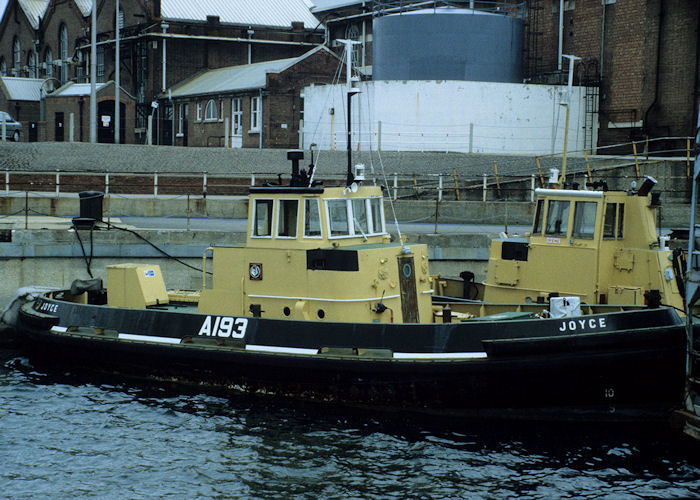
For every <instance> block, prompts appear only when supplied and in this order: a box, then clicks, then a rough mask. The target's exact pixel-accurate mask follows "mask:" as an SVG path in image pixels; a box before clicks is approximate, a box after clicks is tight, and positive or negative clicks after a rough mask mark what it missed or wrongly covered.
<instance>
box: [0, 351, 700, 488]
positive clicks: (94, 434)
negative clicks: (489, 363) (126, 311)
mask: <svg viewBox="0 0 700 500" xmlns="http://www.w3.org/2000/svg"><path fill="white" fill-rule="evenodd" d="M0 401H1V402H2V404H0V433H1V434H2V436H1V437H2V439H0V460H1V461H2V463H3V464H4V467H3V469H2V472H0V478H1V480H0V483H3V484H4V485H5V486H6V487H3V490H4V491H12V492H13V496H19V497H23V496H27V497H29V496H32V497H36V496H51V497H68V496H73V495H76V494H85V495H88V496H96V497H153V496H175V497H185V496H187V497H191V496H202V497H265V498H268V497H269V498H288V497H302V498H318V497H354V498H358V497H362V498H365V497H382V498H384V497H401V498H404V497H407V496H408V497H431V498H433V497H469V498H494V497H497V498H510V497H513V498H516V497H517V498H523V497H532V498H541V497H567V496H570V497H584V498H585V497H595V498H599V497H601V496H602V497H606V496H610V497H639V496H651V497H679V496H697V495H700V469H698V468H697V467H696V466H695V465H693V464H692V463H690V462H689V461H688V458H687V456H686V455H683V454H682V453H680V451H679V450H678V449H677V448H676V447H675V446H674V444H673V443H672V442H671V441H669V440H668V439H667V438H668V436H667V435H665V434H663V433H661V434H660V433H659V430H658V429H650V428H644V427H628V426H622V427H621V426H615V427H601V426H573V425H569V426H553V425H526V424H519V423H506V424H494V423H490V422H466V421H456V420H436V419H433V418H426V417H420V418H419V417H416V416H414V415H406V414H401V413H384V414H377V413H370V412H367V411H358V410H352V409H348V408H337V407H328V406H323V405H316V404H303V403H295V402H290V401H289V400H282V399H279V398H272V397H270V398H266V397H250V396H245V395H234V396H229V397H221V396H219V395H212V394H202V393H200V392H198V391H190V392H189V393H188V392H184V391H183V389H182V388H178V390H177V391H173V390H171V389H170V388H168V387H163V386H160V387H159V386H149V385H146V384H124V383H118V382H115V381H114V380H109V379H107V378H104V379H100V380H97V379H95V378H88V379H86V378H83V377H81V376H79V375H76V374H70V373H63V374H51V375H48V374H47V373H46V372H42V371H41V370H39V369H37V368H35V367H34V366H32V365H31V363H29V362H28V361H27V360H26V359H24V358H21V357H19V356H17V355H16V353H15V354H14V356H13V355H11V354H10V355H8V354H7V353H5V356H4V358H3V364H2V366H1V367H0Z"/></svg>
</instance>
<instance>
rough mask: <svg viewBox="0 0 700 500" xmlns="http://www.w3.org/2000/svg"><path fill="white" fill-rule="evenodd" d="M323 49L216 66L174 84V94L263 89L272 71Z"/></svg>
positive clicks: (179, 95) (280, 69) (185, 94)
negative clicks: (279, 57) (239, 63)
mask: <svg viewBox="0 0 700 500" xmlns="http://www.w3.org/2000/svg"><path fill="white" fill-rule="evenodd" d="M319 50H326V51H327V50H328V49H326V48H325V47H323V46H319V47H317V48H315V49H313V50H310V51H309V52H307V53H305V54H302V55H301V56H299V57H292V58H289V59H276V60H274V61H266V62H260V63H255V64H244V65H241V66H228V67H226V68H218V69H212V70H209V71H206V72H204V73H201V74H199V75H196V76H194V77H193V78H191V79H189V80H186V81H185V82H183V83H181V84H179V85H176V86H174V87H173V88H172V90H171V93H172V96H173V97H186V96H192V95H203V94H216V93H219V92H221V93H226V92H236V91H241V90H250V89H261V88H264V87H265V84H266V83H267V81H266V75H267V74H268V73H280V72H282V71H284V70H285V69H287V68H290V67H292V66H294V65H295V64H296V63H298V62H299V61H301V60H303V59H306V58H307V57H309V56H310V55H311V54H313V53H315V52H318V51H319Z"/></svg>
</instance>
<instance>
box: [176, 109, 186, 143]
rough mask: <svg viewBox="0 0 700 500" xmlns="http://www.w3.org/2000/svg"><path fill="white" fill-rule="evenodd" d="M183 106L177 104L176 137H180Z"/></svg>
mask: <svg viewBox="0 0 700 500" xmlns="http://www.w3.org/2000/svg"><path fill="white" fill-rule="evenodd" d="M184 107H185V106H184V104H179V105H178V107H177V135H182V119H183V118H184V116H183V113H184V111H185V110H184Z"/></svg>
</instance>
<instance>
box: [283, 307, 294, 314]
mask: <svg viewBox="0 0 700 500" xmlns="http://www.w3.org/2000/svg"><path fill="white" fill-rule="evenodd" d="M282 312H283V313H284V315H285V316H289V315H290V314H291V313H292V311H291V309H289V308H288V307H285V308H284V309H282Z"/></svg>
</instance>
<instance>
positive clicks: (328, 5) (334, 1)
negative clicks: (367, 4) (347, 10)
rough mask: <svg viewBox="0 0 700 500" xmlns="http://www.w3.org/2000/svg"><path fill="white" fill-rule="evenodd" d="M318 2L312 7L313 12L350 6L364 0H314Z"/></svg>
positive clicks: (360, 3) (359, 3)
mask: <svg viewBox="0 0 700 500" xmlns="http://www.w3.org/2000/svg"><path fill="white" fill-rule="evenodd" d="M314 3H315V4H316V5H315V6H313V7H312V8H311V11H312V12H325V11H327V10H335V9H340V8H342V7H350V6H351V5H360V6H361V5H362V3H363V2H362V0H314Z"/></svg>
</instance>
